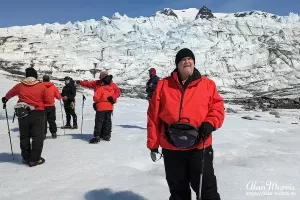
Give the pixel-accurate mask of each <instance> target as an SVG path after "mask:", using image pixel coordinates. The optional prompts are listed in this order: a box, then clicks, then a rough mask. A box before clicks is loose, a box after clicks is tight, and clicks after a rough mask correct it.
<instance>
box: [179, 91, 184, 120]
mask: <svg viewBox="0 0 300 200" xmlns="http://www.w3.org/2000/svg"><path fill="white" fill-rule="evenodd" d="M180 89H181V99H180V106H179V115H178V116H179V119H178V122H179V121H180V119H181V110H182V103H183V97H184V92H185V89H184V88H183V87H182V86H180Z"/></svg>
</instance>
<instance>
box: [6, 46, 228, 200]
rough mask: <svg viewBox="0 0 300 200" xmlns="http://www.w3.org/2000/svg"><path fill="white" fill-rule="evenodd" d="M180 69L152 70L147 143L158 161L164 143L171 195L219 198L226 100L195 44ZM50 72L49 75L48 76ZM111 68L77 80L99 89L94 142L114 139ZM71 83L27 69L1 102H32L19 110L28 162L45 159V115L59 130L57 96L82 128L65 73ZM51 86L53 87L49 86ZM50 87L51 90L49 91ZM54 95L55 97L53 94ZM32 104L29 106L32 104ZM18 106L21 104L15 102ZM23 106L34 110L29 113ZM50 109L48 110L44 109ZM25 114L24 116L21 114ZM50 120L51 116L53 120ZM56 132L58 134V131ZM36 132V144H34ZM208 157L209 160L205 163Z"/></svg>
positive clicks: (181, 55)
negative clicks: (215, 143)
mask: <svg viewBox="0 0 300 200" xmlns="http://www.w3.org/2000/svg"><path fill="white" fill-rule="evenodd" d="M175 66H176V67H175V69H174V71H173V72H172V73H171V75H170V76H168V77H165V78H163V79H160V78H159V77H158V76H157V75H156V70H155V69H154V68H151V69H149V78H150V79H149V81H148V82H147V84H146V92H147V100H148V101H149V106H148V110H147V148H148V149H149V150H150V155H151V159H152V160H153V161H154V162H156V161H157V155H159V154H161V153H160V151H159V147H161V148H162V154H161V157H162V156H163V159H164V166H165V173H166V180H167V183H168V186H169V191H170V198H169V200H191V189H190V188H192V189H193V190H194V192H195V193H196V195H197V199H202V200H208V199H210V200H220V195H219V193H218V188H217V180H216V176H215V174H214V168H213V157H214V151H213V148H212V133H213V132H214V131H216V130H217V129H219V128H220V127H221V126H222V124H223V121H224V115H225V114H224V100H223V99H222V97H221V96H220V95H219V93H218V91H217V87H216V85H215V83H214V81H213V80H211V79H209V78H207V77H205V76H202V75H201V74H200V72H199V71H198V70H197V69H196V68H195V55H194V54H193V52H192V51H191V50H190V49H187V48H184V49H181V50H180V51H179V52H178V53H177V54H176V57H175ZM44 77H45V76H44ZM112 78H113V77H112V76H111V75H108V74H107V73H106V72H102V73H101V74H100V77H99V80H96V81H90V82H89V81H79V80H78V81H75V83H76V84H78V85H81V86H84V87H88V88H92V89H94V96H93V100H94V105H93V107H94V109H95V111H96V117H95V128H94V135H93V137H92V139H91V140H90V143H98V142H99V141H100V139H101V138H102V139H103V140H107V141H109V140H110V138H111V127H112V124H111V115H112V111H113V106H114V104H115V103H116V101H117V98H118V97H119V96H120V90H119V88H118V87H117V85H116V84H115V83H113V81H112ZM65 81H66V86H68V87H66V88H64V89H63V91H62V93H61V94H60V93H59V92H58V90H57V89H55V88H54V87H53V84H51V83H50V82H49V78H48V77H45V78H44V84H40V83H39V81H37V73H36V71H35V70H34V69H33V68H27V69H26V78H25V79H24V80H23V81H22V83H19V84H17V85H16V86H15V87H14V88H13V89H11V90H10V91H9V92H8V93H7V94H6V96H5V97H3V98H2V102H3V103H4V104H5V103H6V102H7V100H9V99H10V98H12V97H13V96H16V95H18V97H19V101H18V102H19V103H18V104H23V105H24V104H25V105H26V106H27V107H26V109H24V108H23V107H22V106H19V107H20V108H23V109H21V110H19V111H18V110H17V109H16V113H17V115H19V127H20V141H21V142H20V146H21V151H22V157H23V160H24V161H25V163H27V164H28V165H29V166H35V165H37V164H40V163H43V162H44V159H43V158H42V157H41V151H42V147H43V134H41V130H43V129H44V128H45V122H44V116H46V119H47V120H48V122H49V125H50V124H53V125H52V128H51V125H50V132H51V133H52V135H53V133H56V128H55V127H56V126H54V123H53V121H55V108H53V106H54V100H53V99H54V97H55V98H57V99H60V98H62V99H63V101H64V107H65V110H66V113H68V114H67V124H66V126H65V127H66V128H69V127H71V126H70V119H71V116H73V127H75V128H76V127H77V117H76V114H75V110H74V108H75V100H74V98H75V95H76V88H75V89H74V87H75V86H74V87H73V85H74V81H73V80H72V79H70V78H68V77H67V78H66V79H65ZM47 88H48V89H47ZM50 91H51V92H50ZM50 93H51V94H52V96H51V95H50ZM28 107H30V108H29V109H28ZM15 108H16V107H15ZM24 110H30V111H28V113H27V114H24V113H26V112H25V111H24ZM44 110H46V113H47V114H46V115H45V111H44ZM22 113H23V115H24V116H22ZM49 119H50V121H49ZM54 136H55V137H56V135H54ZM30 137H32V139H33V142H32V147H31V146H30ZM204 161H205V162H204Z"/></svg>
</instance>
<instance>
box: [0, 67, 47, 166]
mask: <svg viewBox="0 0 300 200" xmlns="http://www.w3.org/2000/svg"><path fill="white" fill-rule="evenodd" d="M25 74H26V78H25V79H24V80H23V81H22V82H21V83H18V84H16V85H15V86H14V87H13V88H12V89H11V90H9V91H8V92H7V94H6V95H5V97H2V103H3V104H4V108H6V102H7V101H8V100H9V99H11V98H13V97H14V96H18V98H19V100H18V103H17V105H16V106H15V107H14V108H15V114H16V116H17V117H18V122H19V131H20V148H21V155H22V158H23V159H22V162H23V163H24V164H27V165H28V166H29V167H33V166H36V165H40V164H43V163H44V162H45V159H44V158H42V157H41V155H42V150H43V145H44V129H45V110H44V109H45V104H46V105H47V104H50V103H51V96H50V95H49V93H48V92H47V88H46V87H45V85H44V84H42V83H40V82H39V81H38V80H37V77H38V75H37V72H36V71H35V69H34V68H31V67H30V68H27V69H26V70H25ZM30 139H32V142H31V143H30Z"/></svg>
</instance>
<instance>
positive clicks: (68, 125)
mask: <svg viewBox="0 0 300 200" xmlns="http://www.w3.org/2000/svg"><path fill="white" fill-rule="evenodd" d="M61 128H62V129H71V128H72V126H71V125H70V124H66V125H65V126H62V127H61Z"/></svg>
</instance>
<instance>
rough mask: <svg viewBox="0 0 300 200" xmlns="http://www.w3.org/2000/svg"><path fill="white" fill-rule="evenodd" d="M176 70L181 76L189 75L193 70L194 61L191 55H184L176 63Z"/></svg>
mask: <svg viewBox="0 0 300 200" xmlns="http://www.w3.org/2000/svg"><path fill="white" fill-rule="evenodd" d="M177 67H178V71H179V73H180V74H181V75H183V76H187V75H188V76H190V75H192V74H193V72H194V68H195V63H194V60H193V59H192V58H191V57H185V58H183V59H182V60H181V61H180V62H179V63H178V66H177Z"/></svg>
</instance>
